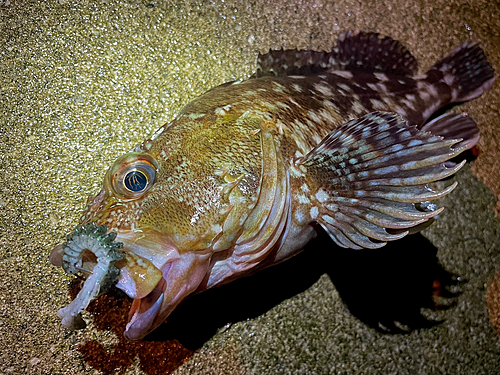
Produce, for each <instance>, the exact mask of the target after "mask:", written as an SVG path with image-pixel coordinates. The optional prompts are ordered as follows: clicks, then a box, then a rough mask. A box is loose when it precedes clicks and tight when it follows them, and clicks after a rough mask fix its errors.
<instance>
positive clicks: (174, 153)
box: [51, 119, 262, 339]
mask: <svg viewBox="0 0 500 375" xmlns="http://www.w3.org/2000/svg"><path fill="white" fill-rule="evenodd" d="M190 121H193V119H190ZM229 123H231V124H234V121H229V122H228V121H226V122H220V121H219V122H217V121H211V122H209V124H207V122H206V121H198V122H197V124H192V123H190V124H183V123H182V122H174V123H171V124H170V125H168V126H167V127H166V130H165V131H163V132H162V134H159V135H157V136H156V137H154V139H151V140H148V141H145V142H144V143H143V144H142V145H140V146H138V147H136V148H135V149H134V151H133V152H129V153H127V154H125V155H123V156H121V157H119V158H118V159H117V160H116V161H115V162H114V163H113V165H112V166H111V167H110V168H109V170H108V171H107V173H106V175H105V177H104V181H103V185H102V189H101V191H100V192H99V193H98V194H97V195H95V196H90V197H89V199H88V202H87V206H86V208H85V210H84V212H83V215H82V218H81V221H80V225H81V226H85V225H87V224H89V223H92V224H93V225H95V226H96V227H102V226H105V227H106V228H107V233H108V234H109V233H116V239H115V241H116V242H120V243H122V244H123V247H122V248H121V249H120V253H121V254H123V258H122V259H120V260H118V261H117V262H116V263H115V265H116V267H117V268H118V269H119V271H120V274H119V278H118V281H117V282H116V287H118V288H119V289H121V290H123V291H124V292H125V293H126V294H127V295H129V296H130V297H131V298H133V299H134V302H133V304H132V308H131V311H130V315H129V323H128V325H127V328H126V332H125V336H126V337H127V338H129V339H141V338H142V337H144V336H145V335H146V334H147V333H149V332H151V331H152V330H153V329H154V328H156V327H157V326H158V325H160V324H161V323H162V322H163V321H165V319H166V317H167V316H168V315H169V314H170V313H171V311H173V310H174V309H175V307H176V306H177V305H178V304H179V303H180V302H181V301H182V300H183V299H185V298H186V297H187V296H188V295H190V294H192V293H193V292H195V291H197V289H201V290H203V288H204V286H203V285H204V284H206V281H207V279H208V277H209V273H210V270H211V268H212V266H213V262H212V257H213V255H214V254H216V253H218V254H219V256H220V254H221V253H222V252H224V251H226V252H227V251H229V249H231V248H232V246H233V245H234V243H235V239H236V238H237V236H238V235H241V234H242V230H240V229H241V228H242V223H243V222H244V220H245V219H246V218H248V216H249V215H250V213H251V212H252V211H253V209H254V208H255V206H256V204H257V198H258V196H259V192H260V190H261V189H260V187H259V183H260V174H261V169H262V160H261V152H262V151H261V149H262V147H261V141H260V136H259V134H258V133H259V132H255V131H250V132H249V131H248V129H246V128H245V130H243V127H241V126H239V127H233V128H231V127H230V126H229V127H228V126H227V125H228V124H229ZM193 128H196V129H195V131H193V130H192V129H193ZM243 232H244V231H243ZM62 256H63V252H62V250H61V247H60V246H59V247H56V248H55V249H54V251H53V254H52V256H51V260H52V263H54V264H60V263H62V262H61V260H60V259H57V258H61V257H62ZM83 258H84V259H83V260H82V259H81V258H80V259H79V261H80V268H82V269H84V270H85V269H87V270H90V271H91V270H92V269H93V267H95V265H96V264H97V256H92V254H90V256H86V257H83Z"/></svg>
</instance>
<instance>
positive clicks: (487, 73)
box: [427, 42, 495, 102]
mask: <svg viewBox="0 0 500 375" xmlns="http://www.w3.org/2000/svg"><path fill="white" fill-rule="evenodd" d="M427 77H428V80H429V81H430V82H434V83H435V84H439V83H444V84H446V85H447V86H448V87H449V88H450V89H451V98H450V99H451V100H450V102H463V101H466V100H470V99H474V98H476V97H478V96H479V95H481V94H482V93H484V92H485V91H488V89H489V88H490V87H491V86H492V85H493V82H494V81H495V71H494V70H493V68H492V66H491V65H490V63H489V62H488V61H487V60H486V57H485V55H484V52H483V50H482V49H481V48H480V47H479V46H478V45H477V43H476V42H466V43H464V44H462V45H461V46H460V47H458V48H456V49H455V50H453V51H452V52H451V53H450V54H449V55H448V56H447V57H445V58H444V59H442V60H441V61H439V62H438V63H437V64H435V65H434V66H433V67H432V68H431V69H430V70H429V71H428V72H427Z"/></svg>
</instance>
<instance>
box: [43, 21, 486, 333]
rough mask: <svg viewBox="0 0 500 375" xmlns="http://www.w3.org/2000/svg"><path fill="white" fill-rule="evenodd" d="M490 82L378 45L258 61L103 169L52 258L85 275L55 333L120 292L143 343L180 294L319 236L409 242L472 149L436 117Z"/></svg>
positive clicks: (462, 58)
mask: <svg viewBox="0 0 500 375" xmlns="http://www.w3.org/2000/svg"><path fill="white" fill-rule="evenodd" d="M494 79H495V77H494V71H493V68H492V67H491V66H490V64H489V63H488V62H487V60H486V58H485V56H484V53H483V51H482V50H481V49H480V47H479V46H478V45H477V44H476V43H475V42H466V43H464V44H462V45H461V46H460V47H458V48H457V49H455V50H454V51H452V52H451V53H450V54H449V55H448V56H447V57H445V58H444V59H442V60H441V61H439V62H437V63H436V64H435V65H434V66H432V67H431V68H430V70H429V71H428V72H427V73H425V74H418V73H417V62H416V60H415V58H414V57H413V56H412V55H411V54H410V53H409V52H408V50H407V49H406V48H405V47H403V46H402V45H401V44H400V43H399V42H397V41H395V40H393V39H391V38H389V37H381V36H379V34H376V33H363V32H358V33H357V32H352V31H348V32H344V33H342V34H341V35H340V37H339V40H338V42H337V44H336V45H335V46H334V47H333V48H332V50H331V51H330V52H315V51H302V50H283V49H282V50H279V51H269V52H268V53H267V54H264V55H259V57H258V64H257V69H256V73H255V74H254V75H253V76H252V77H250V78H249V79H247V80H243V81H240V80H238V81H234V82H229V83H225V84H223V85H221V86H218V87H215V88H213V89H211V90H210V91H208V92H206V93H205V94H203V95H201V96H200V97H198V98H197V99H195V100H193V101H192V102H190V103H189V104H187V105H186V106H185V107H184V108H183V109H182V110H181V112H180V113H179V114H178V115H177V116H176V117H175V119H174V120H173V121H171V122H170V123H168V124H166V125H165V126H163V127H162V128H160V129H159V130H158V131H157V132H156V133H155V134H154V135H153V136H152V137H151V138H150V139H148V140H146V141H144V142H143V143H142V144H139V145H138V146H136V147H135V148H134V149H132V150H131V152H129V153H127V154H125V155H123V156H121V157H119V158H118V159H117V160H116V161H115V162H114V164H113V165H112V166H111V167H110V168H109V170H108V171H107V173H106V175H105V177H104V182H103V186H102V190H101V191H100V192H99V193H98V194H97V195H95V196H91V197H89V199H88V203H87V206H86V208H85V211H84V213H83V216H82V218H81V221H80V224H79V225H78V226H77V227H76V229H75V230H74V231H73V232H72V233H71V234H70V235H68V237H67V241H66V242H64V243H63V244H61V245H58V246H56V247H55V248H54V250H53V251H52V254H51V262H52V263H53V264H55V265H58V266H62V267H63V268H64V269H65V270H66V271H67V272H69V273H72V274H82V275H83V276H85V277H86V281H85V283H84V285H83V289H82V291H81V292H80V293H79V295H78V296H77V298H76V299H75V300H74V301H73V302H71V303H70V305H68V306H67V307H64V308H62V309H61V310H59V313H58V315H59V317H60V318H61V319H62V323H63V325H64V326H65V327H68V328H73V329H76V328H81V327H83V326H84V321H83V319H82V318H81V312H82V311H83V310H84V309H85V308H86V307H87V306H88V303H89V302H90V300H91V299H93V298H96V296H98V295H99V294H100V293H103V292H105V291H106V290H107V289H108V288H109V287H111V286H116V287H117V288H119V289H121V290H123V291H124V292H125V293H126V294H127V295H128V296H130V297H131V298H132V299H133V303H132V307H131V311H130V313H129V318H128V323H127V326H126V330H125V333H124V335H125V336H126V337H127V338H128V339H131V340H139V339H142V338H143V337H144V336H146V335H147V334H148V333H150V332H151V331H152V330H154V329H155V328H156V327H158V326H159V325H160V324H161V323H163V322H164V321H165V320H166V318H167V317H168V315H169V314H170V313H171V312H172V311H173V310H174V309H175V308H176V306H178V304H179V303H180V302H181V301H183V300H184V299H185V298H186V297H188V296H190V295H192V294H194V293H198V292H201V291H203V290H206V289H209V288H213V287H215V286H219V285H223V284H226V283H228V282H230V281H232V280H234V279H237V278H240V277H242V276H245V275H248V274H250V273H253V272H255V271H257V270H260V269H262V268H264V267H268V266H270V265H274V264H277V263H280V262H282V261H284V260H286V259H288V258H290V257H292V256H293V255H295V254H297V253H298V252H300V251H301V250H302V249H303V248H304V246H305V245H306V244H307V243H308V242H309V241H310V240H312V239H313V238H315V237H316V236H317V235H318V233H319V231H326V233H327V234H328V235H329V236H330V237H331V239H332V240H333V242H334V243H335V244H336V245H338V246H341V247H344V248H351V249H362V248H371V249H375V248H380V247H381V246H384V245H385V244H386V243H387V241H393V240H397V239H399V238H401V237H403V236H405V235H407V234H408V233H410V232H414V231H418V230H419V229H421V228H422V227H423V226H425V225H426V223H428V222H430V221H432V219H433V218H434V217H435V216H436V215H437V214H439V213H440V212H441V211H442V208H437V207H436V205H435V204H434V203H431V202H432V201H433V200H435V199H438V198H440V197H443V196H444V195H446V194H448V193H450V192H451V191H452V190H453V189H454V188H455V186H456V182H455V183H452V184H450V185H449V186H448V187H444V188H442V189H438V188H434V187H433V186H434V185H435V184H434V185H432V186H431V185H429V184H430V183H432V182H434V181H438V180H441V179H444V178H446V177H448V176H450V175H452V174H454V173H455V172H457V171H458V170H459V169H460V167H461V166H462V165H463V164H464V163H465V160H464V161H462V162H456V159H454V160H453V161H450V159H452V158H455V157H456V156H457V155H458V154H460V153H461V152H463V151H464V150H466V149H468V148H471V147H472V146H474V145H475V144H476V143H477V141H478V139H479V130H478V127H477V125H476V124H475V122H474V121H473V120H472V119H471V118H470V117H469V116H467V115H466V114H458V115H457V114H451V113H444V114H442V115H441V116H437V117H436V116H434V117H432V116H433V114H434V113H435V112H436V111H437V110H438V109H440V108H442V107H443V106H446V105H448V104H450V103H455V102H463V101H467V100H470V99H473V98H475V97H477V96H479V95H481V94H482V93H484V92H485V91H487V90H488V89H489V88H490V87H491V86H492V84H493V82H494ZM441 185H442V184H441ZM441 185H440V186H441ZM332 246H333V244H332Z"/></svg>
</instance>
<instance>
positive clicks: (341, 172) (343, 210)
mask: <svg viewBox="0 0 500 375" xmlns="http://www.w3.org/2000/svg"><path fill="white" fill-rule="evenodd" d="M458 142H460V140H443V138H441V137H439V136H434V135H432V134H430V133H426V132H422V131H419V130H418V129H417V128H416V127H414V126H410V125H409V124H408V123H407V122H406V121H405V120H404V119H403V118H402V117H401V116H400V115H398V114H396V113H385V112H373V113H370V114H368V115H366V116H363V117H361V118H359V119H357V120H353V121H350V122H348V123H345V124H343V125H341V126H340V127H339V128H337V129H336V130H335V131H333V132H332V133H330V134H329V135H328V136H327V137H326V138H325V139H323V141H322V142H321V143H320V144H319V145H318V146H317V147H315V148H314V149H313V150H312V151H311V152H309V153H308V154H307V155H306V156H304V157H302V158H299V159H298V160H296V162H295V163H296V166H297V167H298V168H299V169H300V170H302V171H303V172H305V176H306V179H307V180H308V186H309V188H310V189H311V191H312V192H313V193H312V194H311V198H312V199H311V203H312V204H313V205H316V207H317V209H318V215H316V219H315V220H316V221H317V222H318V223H319V224H320V225H321V226H322V227H323V228H324V229H325V230H326V231H327V232H328V234H329V235H330V237H332V239H333V240H334V241H335V242H336V243H337V244H338V245H340V246H342V247H349V248H353V249H361V248H377V247H381V246H384V245H385V243H386V241H392V240H396V239H399V238H401V237H403V236H405V235H406V234H408V230H407V229H408V228H412V227H415V226H417V225H420V224H422V223H424V222H426V221H427V220H429V219H431V218H432V217H434V216H436V215H437V214H439V213H440V212H441V211H442V209H436V210H434V211H428V210H420V209H418V207H417V205H418V204H419V203H420V202H425V201H432V200H435V199H438V198H440V197H442V196H444V195H446V194H448V193H449V192H451V191H452V190H453V189H454V188H455V186H456V183H454V184H451V185H450V186H448V187H447V188H445V189H443V190H440V191H434V190H432V189H431V188H430V187H429V186H428V185H427V184H428V183H430V182H434V181H437V180H440V179H443V178H446V177H448V176H450V175H452V174H454V173H455V172H457V171H458V170H459V169H460V168H461V167H462V166H463V163H461V164H459V165H456V166H454V167H453V168H447V167H446V166H445V165H444V162H445V161H447V160H449V159H450V158H453V157H454V156H456V155H458V154H459V153H460V152H462V151H463V150H464V149H463V148H462V147H459V148H454V146H455V145H456V144H457V143H458ZM387 229H391V231H389V232H388V231H387Z"/></svg>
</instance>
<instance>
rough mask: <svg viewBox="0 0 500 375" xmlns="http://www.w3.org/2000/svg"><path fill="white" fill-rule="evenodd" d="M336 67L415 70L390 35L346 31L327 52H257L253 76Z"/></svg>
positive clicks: (395, 71) (413, 61)
mask: <svg viewBox="0 0 500 375" xmlns="http://www.w3.org/2000/svg"><path fill="white" fill-rule="evenodd" d="M337 70H340V71H342V70H347V71H360V72H368V73H374V72H381V73H388V74H391V75H394V76H407V75H408V76H411V75H414V74H415V73H416V72H417V60H416V59H415V58H414V57H413V56H412V54H411V53H410V52H409V51H408V50H407V49H406V48H405V47H404V46H403V45H402V44H401V43H399V42H398V41H396V40H394V39H392V38H390V37H387V36H386V37H381V36H380V35H379V34H378V33H364V32H355V31H351V30H349V31H346V32H342V33H341V34H340V35H339V39H338V41H337V45H336V46H334V47H333V48H332V50H331V51H330V52H324V51H321V52H316V51H310V50H295V49H290V50H283V49H281V50H271V51H269V52H268V53H266V54H264V55H261V54H259V57H258V59H257V72H256V74H255V77H257V78H259V77H264V76H278V77H285V76H291V75H305V76H311V75H317V74H322V73H323V74H324V73H326V72H331V71H337Z"/></svg>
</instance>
